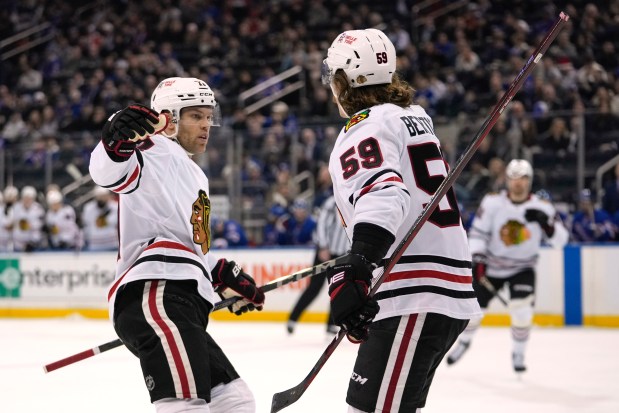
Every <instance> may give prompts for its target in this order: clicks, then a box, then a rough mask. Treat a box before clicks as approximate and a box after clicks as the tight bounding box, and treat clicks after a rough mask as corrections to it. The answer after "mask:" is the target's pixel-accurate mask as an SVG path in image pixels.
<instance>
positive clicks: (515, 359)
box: [512, 353, 527, 373]
mask: <svg viewBox="0 0 619 413" xmlns="http://www.w3.org/2000/svg"><path fill="white" fill-rule="evenodd" d="M512 363H513V365H514V371H515V372H516V373H523V372H525V371H527V366H525V365H524V353H512Z"/></svg>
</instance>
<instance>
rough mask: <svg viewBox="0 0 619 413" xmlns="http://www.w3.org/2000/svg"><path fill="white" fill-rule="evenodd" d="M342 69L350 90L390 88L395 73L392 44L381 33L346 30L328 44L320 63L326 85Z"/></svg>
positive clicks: (394, 53)
mask: <svg viewBox="0 0 619 413" xmlns="http://www.w3.org/2000/svg"><path fill="white" fill-rule="evenodd" d="M338 69H342V70H343V71H344V73H346V77H347V78H348V84H349V85H350V86H351V87H353V88H356V87H361V86H369V85H380V84H389V83H391V79H392V78H393V74H394V73H395V69H396V52H395V47H394V46H393V43H391V40H389V38H388V37H387V36H386V35H385V34H384V33H383V32H381V31H380V30H377V29H365V30H349V31H346V32H343V33H341V34H340V35H339V36H338V37H337V38H336V39H335V40H334V41H333V43H332V44H331V47H329V50H328V52H327V58H326V59H325V60H324V61H323V64H322V71H321V75H322V76H321V78H322V82H323V83H324V84H325V85H329V84H330V83H331V81H332V80H333V76H334V75H335V72H337V70H338Z"/></svg>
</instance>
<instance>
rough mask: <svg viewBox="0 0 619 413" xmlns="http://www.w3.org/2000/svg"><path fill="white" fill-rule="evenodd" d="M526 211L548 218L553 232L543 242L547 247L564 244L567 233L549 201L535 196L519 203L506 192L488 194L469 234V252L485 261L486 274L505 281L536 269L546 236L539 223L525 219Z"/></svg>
mask: <svg viewBox="0 0 619 413" xmlns="http://www.w3.org/2000/svg"><path fill="white" fill-rule="evenodd" d="M527 209H538V210H540V211H543V212H545V213H546V215H548V217H549V218H550V220H551V223H552V225H554V229H555V230H554V234H553V236H552V237H551V238H548V239H546V241H547V242H548V243H549V244H550V245H552V246H553V247H557V248H559V247H563V246H564V245H565V244H566V243H567V241H568V238H569V233H568V232H567V229H565V227H564V226H563V224H562V223H561V220H560V219H558V218H556V215H557V213H556V210H555V208H554V207H553V206H552V204H551V203H550V202H548V201H546V200H543V199H540V198H539V197H538V196H537V195H535V194H531V195H530V196H529V198H528V199H527V200H526V201H524V202H522V203H514V202H512V201H511V199H509V197H508V195H507V191H501V192H499V193H496V194H488V195H486V196H485V197H484V198H483V199H482V201H481V204H480V206H479V208H478V210H477V213H476V214H475V218H474V219H473V224H472V226H471V229H470V232H469V243H470V247H471V253H472V254H478V253H479V254H484V255H486V257H487V258H488V266H487V270H486V271H487V274H488V275H490V276H493V277H498V278H507V277H509V276H511V275H514V274H516V273H518V272H520V271H522V270H525V269H527V268H534V267H535V264H536V263H537V258H538V254H539V250H540V247H541V243H542V241H543V240H544V239H545V238H546V235H545V233H544V232H543V230H542V228H541V227H540V226H539V224H537V223H535V222H527V220H526V219H525V218H524V216H525V211H526V210H527Z"/></svg>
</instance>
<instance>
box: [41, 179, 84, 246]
mask: <svg viewBox="0 0 619 413" xmlns="http://www.w3.org/2000/svg"><path fill="white" fill-rule="evenodd" d="M62 199H63V197H62V194H61V193H60V191H57V190H55V189H52V190H50V191H48V192H47V194H46V195H45V201H46V203H47V212H46V213H45V228H46V230H47V237H48V244H49V248H51V249H55V250H63V249H69V248H80V247H81V241H80V233H79V227H78V226H77V221H76V215H75V210H74V209H73V207H72V206H71V205H66V204H64V203H63V201H62Z"/></svg>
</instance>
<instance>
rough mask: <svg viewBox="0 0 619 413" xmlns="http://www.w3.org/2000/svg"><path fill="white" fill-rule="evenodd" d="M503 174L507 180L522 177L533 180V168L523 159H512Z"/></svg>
mask: <svg viewBox="0 0 619 413" xmlns="http://www.w3.org/2000/svg"><path fill="white" fill-rule="evenodd" d="M505 174H506V175H507V177H508V178H509V179H517V178H522V177H523V176H528V177H529V178H531V179H533V167H532V166H531V164H530V163H529V161H527V160H525V159H512V160H511V161H510V162H509V163H508V164H507V167H506V168H505Z"/></svg>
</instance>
